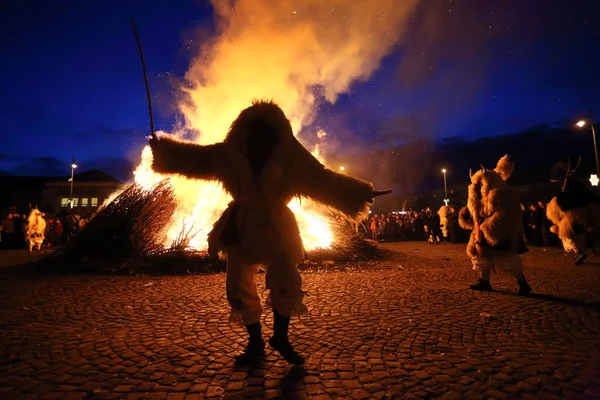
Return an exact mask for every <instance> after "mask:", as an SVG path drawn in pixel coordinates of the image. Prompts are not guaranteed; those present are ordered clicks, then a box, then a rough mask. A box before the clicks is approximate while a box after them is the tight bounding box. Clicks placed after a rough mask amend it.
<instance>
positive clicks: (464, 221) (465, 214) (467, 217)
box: [458, 207, 475, 231]
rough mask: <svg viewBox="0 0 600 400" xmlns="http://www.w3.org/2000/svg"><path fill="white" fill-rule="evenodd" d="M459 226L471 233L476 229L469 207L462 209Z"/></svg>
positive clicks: (459, 215)
mask: <svg viewBox="0 0 600 400" xmlns="http://www.w3.org/2000/svg"><path fill="white" fill-rule="evenodd" d="M458 225H459V226H460V227H461V228H463V229H464V230H466V231H471V230H473V229H474V228H475V221H473V218H472V217H471V213H470V212H469V208H468V207H463V208H461V210H460V213H459V214H458Z"/></svg>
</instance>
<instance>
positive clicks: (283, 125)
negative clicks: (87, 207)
mask: <svg viewBox="0 0 600 400" xmlns="http://www.w3.org/2000/svg"><path fill="white" fill-rule="evenodd" d="M257 143H258V144H257ZM265 143H266V144H267V146H266V147H265V146H264V145H265ZM269 146H271V147H269ZM265 149H267V150H265ZM269 149H271V150H269ZM267 153H268V154H267ZM153 154H154V161H153V169H154V170H155V171H157V172H160V173H171V174H181V175H184V176H187V177H189V178H194V179H203V180H213V181H219V182H221V183H222V184H223V187H224V188H225V190H226V191H227V192H229V194H230V195H231V196H232V197H233V201H232V202H231V204H230V205H229V207H228V208H227V209H226V210H225V212H224V213H223V215H222V216H221V218H220V219H219V220H218V221H217V222H216V223H215V225H214V228H213V230H212V232H211V233H210V234H209V237H208V245H209V252H210V253H211V254H216V253H217V252H219V251H221V252H223V253H225V254H226V255H227V283H226V286H227V299H228V301H229V304H230V305H231V307H232V318H231V320H232V321H238V320H239V321H240V322H241V321H243V323H244V325H246V326H248V325H250V324H253V323H256V322H258V321H259V319H260V316H261V314H262V311H263V308H262V305H261V301H260V297H259V295H258V293H257V290H256V286H255V283H254V275H255V273H256V271H257V268H258V266H259V265H263V266H265V267H266V281H267V287H268V289H270V302H271V304H272V306H273V308H274V309H276V310H277V311H279V313H281V314H282V315H285V316H289V315H292V314H295V313H298V312H302V311H303V310H305V309H306V307H305V306H304V305H303V303H302V298H303V294H302V279H301V277H300V273H299V272H298V269H297V267H296V266H297V264H298V262H299V261H300V260H302V258H303V257H304V250H303V245H302V240H301V238H300V232H299V229H298V224H297V222H296V219H295V216H294V214H293V212H292V211H291V210H290V209H289V208H288V206H287V204H288V203H289V202H290V200H292V198H293V197H309V198H311V199H313V200H315V201H317V202H319V203H321V204H324V205H326V206H329V207H331V208H333V209H336V210H339V211H340V212H342V213H343V214H345V215H346V216H348V217H350V218H352V219H357V218H359V217H363V216H366V211H367V210H368V203H370V202H372V201H373V200H372V198H373V186H372V185H371V184H370V183H368V182H363V181H360V180H357V179H354V178H351V177H349V176H346V175H342V174H339V173H336V172H333V171H331V170H329V169H327V168H325V167H324V166H323V165H322V164H321V163H320V162H319V161H318V160H317V159H316V158H315V157H313V156H312V154H310V152H309V151H308V150H306V149H305V148H304V147H303V146H302V145H301V144H300V142H298V140H297V139H296V138H295V137H294V135H293V133H292V128H291V125H290V123H289V121H288V120H287V118H286V117H285V114H284V113H283V111H282V110H281V109H280V108H279V107H278V106H277V105H275V104H274V103H271V102H255V103H253V105H252V106H251V107H249V108H247V109H245V110H243V111H242V112H241V114H240V115H239V116H238V118H237V119H236V120H235V121H234V122H233V124H232V125H231V128H230V130H229V133H228V134H227V137H226V138H225V140H224V141H223V142H221V143H216V144H213V145H208V146H200V145H197V144H194V143H188V142H181V141H176V140H174V139H170V138H168V137H161V138H160V140H158V141H157V142H155V144H154V145H153ZM261 159H262V162H261V161H260V160H261ZM236 315H239V316H240V317H241V319H239V318H237V317H236Z"/></svg>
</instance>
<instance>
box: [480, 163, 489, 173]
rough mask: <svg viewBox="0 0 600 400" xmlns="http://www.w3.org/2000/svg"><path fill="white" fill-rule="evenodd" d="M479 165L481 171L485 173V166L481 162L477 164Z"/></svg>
mask: <svg viewBox="0 0 600 400" xmlns="http://www.w3.org/2000/svg"><path fill="white" fill-rule="evenodd" d="M479 165H481V170H482V171H483V173H484V174H485V173H486V172H487V169H485V167H484V166H483V164H479Z"/></svg>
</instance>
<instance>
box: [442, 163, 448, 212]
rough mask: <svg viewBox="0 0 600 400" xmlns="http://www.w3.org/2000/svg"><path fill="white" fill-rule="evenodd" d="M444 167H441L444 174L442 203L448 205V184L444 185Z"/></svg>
mask: <svg viewBox="0 0 600 400" xmlns="http://www.w3.org/2000/svg"><path fill="white" fill-rule="evenodd" d="M446 172H447V171H446V168H444V169H442V174H444V204H446V205H448V203H449V199H448V186H447V185H446Z"/></svg>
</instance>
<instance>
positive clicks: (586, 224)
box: [546, 179, 600, 265]
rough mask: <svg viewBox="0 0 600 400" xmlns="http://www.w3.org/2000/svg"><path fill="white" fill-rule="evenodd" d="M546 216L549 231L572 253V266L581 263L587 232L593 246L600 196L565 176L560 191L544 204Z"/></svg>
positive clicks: (597, 222)
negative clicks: (573, 261)
mask: <svg viewBox="0 0 600 400" xmlns="http://www.w3.org/2000/svg"><path fill="white" fill-rule="evenodd" d="M546 216H547V217H548V220H549V221H550V222H551V223H552V224H553V225H552V226H551V227H550V232H552V233H554V234H555V235H557V236H558V238H559V239H560V240H561V242H562V244H563V247H564V249H565V251H566V252H567V253H572V254H573V255H574V256H575V265H581V264H583V262H584V261H585V259H586V258H587V255H586V254H585V252H584V249H585V245H586V241H587V238H588V236H589V235H592V237H593V238H594V239H595V240H594V244H595V245H596V246H597V231H598V228H599V227H600V198H599V197H598V196H596V195H595V194H594V193H593V192H591V191H590V190H588V189H586V188H585V187H584V186H583V185H582V184H581V183H579V182H577V181H567V180H566V179H565V183H564V185H563V189H562V190H561V192H560V193H559V194H558V195H557V196H556V197H554V198H552V200H551V201H550V203H548V206H547V207H546Z"/></svg>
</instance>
